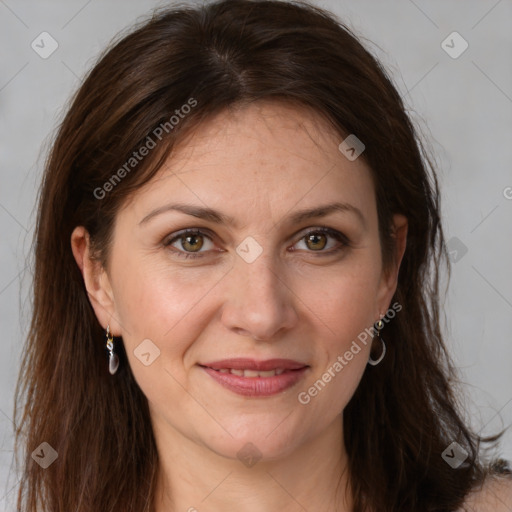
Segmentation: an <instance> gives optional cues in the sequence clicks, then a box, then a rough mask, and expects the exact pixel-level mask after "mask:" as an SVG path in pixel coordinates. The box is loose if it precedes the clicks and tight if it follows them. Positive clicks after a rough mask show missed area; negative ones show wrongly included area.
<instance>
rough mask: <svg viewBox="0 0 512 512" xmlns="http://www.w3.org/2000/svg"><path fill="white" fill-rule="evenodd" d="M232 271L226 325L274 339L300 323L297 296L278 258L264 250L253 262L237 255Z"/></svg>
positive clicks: (224, 316) (238, 331)
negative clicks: (296, 306)
mask: <svg viewBox="0 0 512 512" xmlns="http://www.w3.org/2000/svg"><path fill="white" fill-rule="evenodd" d="M229 274H230V275H229V276H228V280H229V286H228V291H227V298H226V300H225V301H224V304H223V310H222V316H221V319H222V323H223V324H224V325H225V326H226V328H228V329H229V330H231V331H234V332H235V333H236V334H239V335H241V336H250V337H252V338H254V339H255V340H257V341H272V340H276V339H277V338H278V337H279V336H282V335H283V333H284V332H286V331H287V330H290V329H292V328H293V327H294V326H295V325H296V323H297V320H298V316H297V312H296V309H295V307H294V303H295V300H296V298H295V296H294V294H293V291H292V290H291V289H290V287H289V285H288V283H287V282H286V281H287V278H286V272H284V271H283V269H282V266H281V265H280V264H279V262H278V261H277V262H276V261H275V260H273V259H272V258H271V257H267V256H266V255H265V254H264V253H263V254H261V255H260V256H259V257H258V258H257V259H256V260H255V261H253V262H252V263H247V262H246V261H244V260H243V259H242V258H238V257H237V259H236V262H235V264H234V266H233V268H232V269H231V271H230V273H229Z"/></svg>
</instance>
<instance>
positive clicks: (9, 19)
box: [0, 0, 512, 511]
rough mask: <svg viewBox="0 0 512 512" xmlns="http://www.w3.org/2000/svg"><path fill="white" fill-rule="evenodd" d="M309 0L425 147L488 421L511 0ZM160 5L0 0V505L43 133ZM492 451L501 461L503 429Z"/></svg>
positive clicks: (508, 385)
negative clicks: (352, 35) (376, 71)
mask: <svg viewBox="0 0 512 512" xmlns="http://www.w3.org/2000/svg"><path fill="white" fill-rule="evenodd" d="M315 3H316V4H317V5H319V6H321V7H325V8H327V9H329V10H331V11H333V12H334V13H335V14H336V15H338V16H339V17H340V18H341V19H342V20H343V21H344V22H346V23H347V24H348V25H349V26H350V27H351V28H353V29H354V30H355V32H356V34H358V35H359V36H362V37H363V38H364V41H363V42H364V44H365V46H366V47H367V48H368V49H369V50H370V51H371V52H372V53H374V55H376V56H377V58H379V59H380V60H381V61H383V63H384V64H385V66H386V68H387V69H388V70H389V72H390V73H391V75H392V78H393V80H394V82H395V84H396V85H397V87H398V88H399V90H400V92H401V94H402V95H403V98H404V100H405V102H406V106H407V108H408V110H409V112H410V115H411V117H412V118H413V121H414V122H415V124H417V125H418V126H419V127H420V129H421V130H422V132H423V133H425V135H426V137H427V139H428V141H429V142H430V144H431V145H432V149H433V150H434V152H435V154H436V158H437V163H438V173H439V179H440V184H441V193H442V196H441V198H442V203H441V204H442V213H443V218H444V227H445V231H446V237H447V240H448V246H449V250H450V254H451V259H452V262H453V274H452V279H451V284H450V288H449V291H448V294H447V296H446V301H445V307H444V310H445V312H446V317H447V323H446V326H445V332H446V339H447V343H448V346H449V349H450V351H451V352H452V354H453V357H454V360H455V362H456V364H457V366H458V367H459V369H460V376H461V379H462V380H463V381H464V382H465V383H466V384H467V387H466V390H467V394H468V396H469V397H470V399H469V400H468V403H467V407H468V415H470V417H471V421H472V423H473V426H474V428H475V429H476V430H477V431H479V432H481V433H486V434H490V433H493V432H496V431H498V430H500V429H501V428H502V427H503V426H504V425H510V424H511V423H512V336H511V333H512V265H511V262H512V32H511V30H510V27H511V26H512V1H511V0H471V1H468V0H466V1H465V2H460V1H456V0H450V1H447V0H436V1H421V0H414V1H412V0H410V1H409V0H396V1H382V0H380V1H379V0H372V1H370V0H363V1H356V0H350V1H349V0H346V1H343V0H329V1H328V0H325V1H317V2H315ZM165 4H172V2H161V1H160V2H155V1H149V0H146V1H141V0H137V1H135V0H103V1H101V2H100V1H99V0H89V1H87V0H72V1H69V0H67V1H64V0H60V1H48V0H44V1H36V0H32V1H26V0H0V39H1V40H0V42H1V49H2V51H1V65H0V70H1V71H0V179H1V187H0V239H1V245H0V321H1V333H2V351H1V355H0V389H1V392H0V510H5V511H8V510H9V511H10V510H14V505H13V503H14V498H15V495H16V487H17V482H18V476H17V475H16V474H15V473H14V471H13V469H12V467H11V464H12V457H13V435H12V432H13V420H12V412H13V393H14V387H15V382H16V377H17V371H18V367H19V360H20V355H21V349H22V344H23V339H24V336H25V335H26V332H27V328H28V324H29V321H30V300H29V286H30V280H31V273H30V267H27V266H26V265H27V262H26V258H27V254H28V251H29V249H30V242H31V238H32V235H33V231H34V225H35V210H34V204H35V199H36V193H37V187H38V185H39V182H40V178H41V173H42V168H43V162H44V157H45V156H46V150H47V145H48V143H49V141H50V140H51V137H52V136H53V134H54V131H55V129H56V126H57V122H58V120H59V119H61V115H62V109H63V108H64V106H65V104H66V102H67V100H68V99H69V97H70V95H71V93H72V92H74V91H75V90H76V89H77V87H78V86H79V84H80V82H81V77H83V75H84V73H85V72H86V71H87V70H88V69H89V68H90V67H91V65H92V63H93V62H94V60H95V58H96V57H97V55H98V53H99V52H100V51H101V50H103V49H104V48H105V46H106V45H107V44H108V43H109V41H110V40H111V38H112V37H113V36H114V35H115V34H117V33H118V31H120V30H122V29H124V28H126V27H127V26H129V25H131V24H133V22H134V21H136V20H137V19H140V17H141V16H145V15H147V14H148V13H149V12H150V11H151V9H153V8H154V7H157V6H162V5H165ZM41 39H43V40H44V42H43V43H41ZM69 341H70V342H71V341H72V340H69ZM404 342H405V343H406V342H407V340H404ZM105 364H107V358H106V357H105ZM42 441H43V440H42ZM501 453H502V454H503V456H504V457H506V458H507V459H509V460H512V429H509V431H508V432H507V434H506V436H505V437H504V438H503V442H502V447H501ZM439 456H441V454H439Z"/></svg>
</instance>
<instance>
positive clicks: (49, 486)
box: [15, 0, 499, 512]
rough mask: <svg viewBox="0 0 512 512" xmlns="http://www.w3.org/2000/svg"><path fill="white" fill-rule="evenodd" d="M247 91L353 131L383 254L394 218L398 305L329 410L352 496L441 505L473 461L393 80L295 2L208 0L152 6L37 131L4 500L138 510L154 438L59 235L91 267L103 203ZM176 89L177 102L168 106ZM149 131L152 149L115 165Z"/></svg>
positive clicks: (430, 193)
mask: <svg viewBox="0 0 512 512" xmlns="http://www.w3.org/2000/svg"><path fill="white" fill-rule="evenodd" d="M260 100H271V101H278V102H288V103H290V104H293V105H296V106H297V107H298V108H299V107H303V108H307V109H309V110H311V111H312V112H314V113H316V114H317V115H320V116H322V117H323V118H324V119H325V120H327V121H328V123H329V125H330V126H332V128H333V130H334V131H335V133H337V134H339V136H340V142H341V140H342V139H343V138H344V137H345V136H346V135H347V134H355V135H356V136H357V137H358V138H359V139H360V140H361V141H363V143H364V144H365V151H364V153H363V154H362V155H361V158H363V159H364V160H365V162H366V163H367V164H368V166H369V167H370V170H371V172H372V178H373V180H374V185H375V190H376V197H377V211H378V217H379V233H380V238H381V246H382V259H383V262H384V265H385V268H387V267H389V265H390V263H391V262H392V258H393V252H392V248H393V234H392V232H391V225H392V224H391V219H392V215H393V214H395V213H400V214H403V215H404V216H406V217H407V219H408V235H407V248H406V251H405V254H404V256H403V260H402V263H401V267H400V272H399V276H398V285H397V289H396V293H395V295H394V300H395V301H397V302H398V303H400V304H401V305H402V306H403V310H402V312H401V313H400V314H399V315H397V316H396V318H395V319H394V320H393V321H392V322H390V323H389V324H387V325H386V328H385V329H386V336H385V338H386V342H387V345H388V350H387V355H386V358H385V360H384V362H383V363H381V364H380V365H378V366H375V367H371V368H368V369H367V370H366V371H365V373H364V375H363V378H362V380H361V382H360V384H359V386H358V388H357V390H356V392H355V394H354V396H353V397H352V399H351V401H350V402H349V403H348V405H347V407H346V408H345V410H344V414H343V421H344V441H345V444H346V449H347V452H348V457H349V485H350V488H351V491H352V493H353V496H354V511H355V512H362V511H366V510H379V511H381V512H391V511H393V512H399V511H407V512H410V511H411V510H416V511H449V510H450V511H451V510H455V509H457V508H459V507H460V506H461V505H462V504H463V502H464V498H465V497H466V495H467V494H468V493H469V491H470V490H472V489H473V488H475V487H476V486H478V485H480V484H482V482H483V481H484V480H485V478H486V476H487V475H489V474H491V472H492V467H491V466H490V464H487V463H484V462H483V459H482V457H481V455H480V453H479V450H480V445H481V442H482V441H485V442H496V441H497V439H498V437H499V435H498V436H494V437H490V438H483V437H480V436H479V435H477V434H476V433H474V432H473V431H472V430H471V429H470V427H469V426H468V424H466V420H465V419H464V417H463V412H462V407H461V403H460V397H459V393H458V391H457V392H456V384H457V383H458V380H457V375H456V370H455V367H454V365H453V363H452V361H451V359H450V355H449V353H448V351H447V349H446V347H445V344H444V341H443V335H442V332H441V326H440V323H441V322H440V309H441V307H440V293H439V283H440V269H441V268H442V265H445V267H446V268H447V269H448V274H449V261H448V258H447V254H446V248H445V242H444V238H443V230H442V226H441V222H440V203H439V190H438V182H437V179H436V175H435V171H434V165H433V164H432V158H431V157H429V156H428V154H427V151H425V149H424V144H423V143H422V142H421V139H420V137H419V136H418V133H417V130H416V129H415V127H414V126H413V124H412V122H411V120H410V119H409V118H408V116H407V114H406V111H405V108H404V104H403V101H402V98H401V96H400V94H399V93H398V91H397V89H396V88H395V86H394V85H393V83H392V81H391V79H390V78H389V77H388V75H387V73H386V72H385V70H384V69H383V67H382V66H381V64H380V63H379V62H378V61H377V60H376V58H375V57H374V56H372V54H371V53H370V52H369V51H368V50H366V49H365V48H364V47H363V45H362V44H361V43H360V42H359V41H358V38H357V37H356V36H355V34H354V33H353V32H352V31H351V29H349V28H348V27H347V26H346V25H345V24H343V23H342V22H341V21H339V20H338V19H337V18H335V17H334V16H333V15H332V14H330V13H327V12H325V11H324V10H322V9H320V8H318V7H315V6H312V5H309V4H306V3H303V2H280V1H252V0H221V1H218V2H214V3H210V4H207V5H203V6H197V7H192V6H190V5H189V6H186V5H180V6H175V7H167V8H165V9H160V10H156V11H154V12H153V14H152V16H151V17H150V18H149V19H146V20H144V21H143V22H142V23H139V24H138V25H137V26H135V27H134V28H132V29H130V32H129V33H127V34H123V35H121V36H119V37H118V39H117V40H116V41H114V42H113V43H112V44H111V45H110V48H109V49H107V50H106V51H105V52H104V53H103V54H102V55H101V56H100V58H99V60H98V62H97V63H96V65H95V66H94V67H93V68H92V70H91V71H90V72H89V73H88V75H87V76H86V78H85V80H84V81H83V83H82V85H81V86H80V88H79V90H78V91H77V92H76V94H75V95H74V97H73V98H72V100H71V105H70V107H69V108H68V110H67V113H66V115H65V117H64V119H63V121H62V123H61V124H60V126H59V129H58V132H57V134H56V137H55V140H54V141H53V144H52V148H51V151H50V153H49V155H48V158H47V161H46V165H45V171H44V176H43V180H42V184H41V189H40V192H39V198H38V212H37V215H38V217H37V225H36V230H35V235H34V252H33V254H34V258H35V262H34V263H35V266H34V279H33V311H32V321H31V325H30V330H29V333H28V336H27V340H26V344H25V353H24V357H23V361H22V365H21V370H20V375H19V377H18V384H17V388H16V405H15V418H16V423H17V425H18V426H17V427H16V449H17V450H18V449H19V444H20V442H21V443H22V444H23V447H24V451H23V460H22V465H23V468H22V479H21V483H20V488H19V493H18V510H20V511H24V512H36V511H39V512H64V511H66V512H67V511H73V512H97V511H98V510H102V511H105V512H107V511H108V512H121V511H122V512H141V511H149V510H152V500H153V497H154V491H155V483H156V475H157V467H158V453H157V450H156V444H155V440H154V437H153V431H152V428H151V423H150V416H149V409H148V404H147V399H146V397H145V396H144V394H143V393H142V391H141V389H140V388H139V387H138V385H137V383H136V381H135V379H134V377H133V374H132V372H131V370H130V367H129V364H128V360H127V358H126V353H125V352H124V347H123V344H122V340H121V339H119V338H116V340H115V344H116V351H117V353H118V354H119V357H120V360H121V366H120V370H119V371H118V372H117V373H116V374H115V375H114V376H111V375H110V374H109V372H108V370H107V367H108V365H107V353H106V348H105V333H104V331H103V329H102V327H101V325H100V324H99V322H98V320H97V318H96V316H95V314H94V310H93V308H92V306H91V303H90V300H89V297H88V294H87V291H86V288H85V285H84V281H83V278H82V274H81V272H80V269H79V268H78V266H77V264H76V262H75V260H74V257H73V254H72V251H71V243H70V237H71V233H72V231H73V229H74V228H75V227H76V226H79V225H82V226H85V228H86V229H87V231H88V233H89V235H90V240H91V244H92V248H93V253H94V257H95V258H97V259H98V260H99V261H101V263H102V264H103V265H104V266H107V265H108V261H109V260H108V256H109V248H110V247H111V243H112V232H113V226H114V221H115V218H116V214H117V212H118V211H119V210H120V208H121V207H122V206H123V205H124V204H125V203H126V201H127V200H128V198H129V197H130V196H131V194H133V193H134V192H136V191H137V189H139V188H140V187H141V186H142V185H143V184H144V183H147V182H148V181H149V180H150V179H151V178H152V177H153V176H154V175H155V173H156V172H157V171H158V170H159V168H160V167H161V165H162V164H163V162H164V161H165V160H166V159H167V158H168V157H169V156H170V155H171V153H172V150H173V148H175V147H176V144H177V143H178V142H180V141H181V142H183V141H184V140H185V138H186V136H187V134H192V133H193V132H194V130H195V129H197V128H198V127H199V126H201V124H202V123H203V122H204V121H205V120H209V119H212V118H213V116H215V115H216V114H218V113H222V112H223V111H226V110H227V109H234V108H243V107H244V106H248V105H250V104H251V103H253V102H257V101H260ZM194 102H195V103H194ZM186 104H188V105H190V106H191V108H190V109H189V112H188V113H187V114H186V115H184V116H180V119H179V122H177V123H175V122H170V119H171V116H173V115H174V114H176V113H177V112H176V110H177V109H180V108H181V107H182V106H183V105H186ZM192 105H193V107H192ZM185 110H186V109H183V112H185ZM180 111H181V110H180ZM159 128H160V130H159V131H158V129H159ZM156 133H158V134H159V135H158V136H156V135H155V134H156ZM150 139H151V140H152V141H153V142H155V146H156V147H155V148H154V149H152V150H151V151H149V152H148V154H147V156H145V157H144V158H143V159H140V161H137V163H136V165H131V164H130V169H128V168H127V166H126V162H128V161H130V158H132V157H133V154H134V151H137V150H138V149H139V148H140V147H141V146H143V145H144V144H149V142H148V141H149V140H150ZM157 139H158V140H157ZM132 164H133V162H132ZM123 165H124V167H123ZM123 168H124V169H125V171H126V172H125V173H122V172H121V169H123ZM116 173H117V178H119V179H117V178H114V175H115V174H116ZM121 178H122V179H121ZM107 183H110V185H111V186H109V185H107ZM107 192H108V194H107ZM20 408H21V417H20V418H19V420H18V417H19V412H20ZM43 441H46V442H48V443H49V444H50V445H51V446H52V447H53V448H54V449H55V450H56V452H57V453H58V459H57V460H56V461H55V462H54V463H53V464H51V465H50V466H49V467H48V468H47V469H44V470H43V469H42V468H41V467H39V465H37V464H35V463H34V461H33V460H32V458H31V456H30V454H31V452H32V451H33V450H34V449H35V448H36V447H38V446H39V445H40V444H41V442H43ZM453 441H456V442H457V443H458V444H459V445H460V446H461V447H462V448H463V449H464V450H466V452H467V453H468V458H467V459H466V461H465V462H464V463H463V464H462V465H461V466H460V467H459V468H457V469H453V468H452V467H450V466H449V465H448V464H447V463H446V462H445V461H444V460H443V458H442V457H441V454H442V452H443V451H444V450H445V448H446V447H447V446H448V445H450V444H451V443H452V442H453Z"/></svg>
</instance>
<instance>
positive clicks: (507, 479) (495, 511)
mask: <svg viewBox="0 0 512 512" xmlns="http://www.w3.org/2000/svg"><path fill="white" fill-rule="evenodd" d="M458 512H512V476H511V475H504V476H492V477H488V478H487V480H486V481H485V483H484V484H483V485H482V486H481V487H478V488H476V489H474V490H472V491H471V492H470V493H469V494H468V495H467V497H466V501H465V503H464V506H463V507H462V509H460V511H458Z"/></svg>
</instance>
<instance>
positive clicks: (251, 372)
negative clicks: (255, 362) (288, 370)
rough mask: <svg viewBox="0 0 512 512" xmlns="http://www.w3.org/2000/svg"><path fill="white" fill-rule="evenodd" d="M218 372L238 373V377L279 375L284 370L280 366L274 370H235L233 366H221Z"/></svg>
mask: <svg viewBox="0 0 512 512" xmlns="http://www.w3.org/2000/svg"><path fill="white" fill-rule="evenodd" d="M217 371H219V372H220V373H232V374H233V375H238V376H239V377H249V378H254V377H274V376H275V375H281V374H282V373H283V372H284V370H283V369H282V368H276V369H275V370H266V371H261V372H259V371H256V370H235V369H233V368H221V369H220V370H217Z"/></svg>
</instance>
